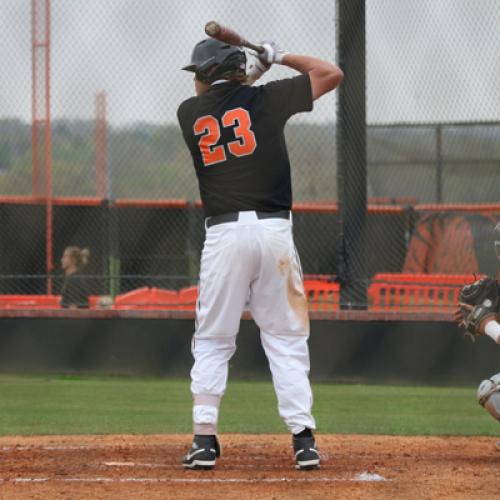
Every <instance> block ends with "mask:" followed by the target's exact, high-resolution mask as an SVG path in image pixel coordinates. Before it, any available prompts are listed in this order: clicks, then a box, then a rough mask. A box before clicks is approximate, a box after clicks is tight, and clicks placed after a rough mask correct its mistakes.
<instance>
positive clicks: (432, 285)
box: [0, 273, 482, 312]
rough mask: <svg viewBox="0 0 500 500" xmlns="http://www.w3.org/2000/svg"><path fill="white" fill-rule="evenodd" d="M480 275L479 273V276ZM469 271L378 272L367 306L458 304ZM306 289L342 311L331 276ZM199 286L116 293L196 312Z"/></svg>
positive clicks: (136, 302) (4, 305) (39, 302)
mask: <svg viewBox="0 0 500 500" xmlns="http://www.w3.org/2000/svg"><path fill="white" fill-rule="evenodd" d="M480 277H482V275H481V276H476V278H480ZM473 280H474V276H472V275H469V274H412V273H378V274H376V275H375V276H374V277H373V280H372V283H371V284H370V285H369V287H368V299H369V304H368V309H369V310H373V311H406V312H408V311H410V312H419V311H421V312H438V311H445V312H446V311H451V310H452V309H454V308H455V307H456V304H457V303H458V297H459V294H460V289H461V287H462V286H463V285H464V284H466V283H471V282H472V281H473ZM304 288H305V292H306V295H307V300H308V303H309V309H310V310H311V311H338V310H340V286H339V284H338V283H333V282H331V281H327V280H320V279H306V280H305V281H304ZM60 299H61V298H60V296H58V295H0V309H59V308H60ZM197 299H198V287H197V286H189V287H186V288H182V289H181V290H179V291H177V290H165V289H162V288H156V287H142V288H138V289H136V290H132V291H130V292H127V293H123V294H121V295H117V296H116V298H115V301H114V304H110V305H109V306H104V308H106V309H116V310H183V311H194V310H195V309H196V302H197ZM99 300H100V297H99V296H96V295H92V296H90V297H89V304H90V308H91V309H99V308H100V307H101V306H100V305H99Z"/></svg>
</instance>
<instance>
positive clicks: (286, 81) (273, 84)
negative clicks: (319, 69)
mask: <svg viewBox="0 0 500 500" xmlns="http://www.w3.org/2000/svg"><path fill="white" fill-rule="evenodd" d="M302 85H303V86H310V85H311V79H310V77H309V74H308V73H303V74H300V75H295V76H291V77H289V78H281V79H279V80H272V81H270V82H268V83H266V84H265V85H262V87H263V88H264V90H267V91H277V92H279V91H282V90H284V89H287V88H289V87H295V86H302Z"/></svg>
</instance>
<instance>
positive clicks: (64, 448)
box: [0, 445, 108, 452]
mask: <svg viewBox="0 0 500 500" xmlns="http://www.w3.org/2000/svg"><path fill="white" fill-rule="evenodd" d="M104 448H108V446H103V445H97V446H86V445H74V446H3V447H2V448H0V451H5V452H7V451H35V450H43V451H59V450H61V451H70V450H93V449H104Z"/></svg>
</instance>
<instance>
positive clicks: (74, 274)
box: [61, 246, 90, 309]
mask: <svg viewBox="0 0 500 500" xmlns="http://www.w3.org/2000/svg"><path fill="white" fill-rule="evenodd" d="M89 258H90V250H89V249H88V248H80V247H77V246H68V247H66V248H65V250H64V253H63V256H62V258H61V267H62V269H63V271H64V282H63V285H62V289H61V307H64V308H70V309H75V308H87V307H89V295H90V293H89V287H88V283H87V278H86V277H85V275H84V274H83V269H84V268H85V267H86V266H87V264H88V262H89Z"/></svg>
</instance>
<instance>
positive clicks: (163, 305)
mask: <svg viewBox="0 0 500 500" xmlns="http://www.w3.org/2000/svg"><path fill="white" fill-rule="evenodd" d="M178 302H179V295H178V293H177V291H176V290H164V289H162V288H156V287H152V288H149V287H147V286H144V287H142V288H138V289H136V290H132V291H130V292H127V293H123V294H121V295H117V296H116V298H115V303H114V308H115V309H117V310H127V309H134V310H135V309H140V310H154V309H177V305H178Z"/></svg>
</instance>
